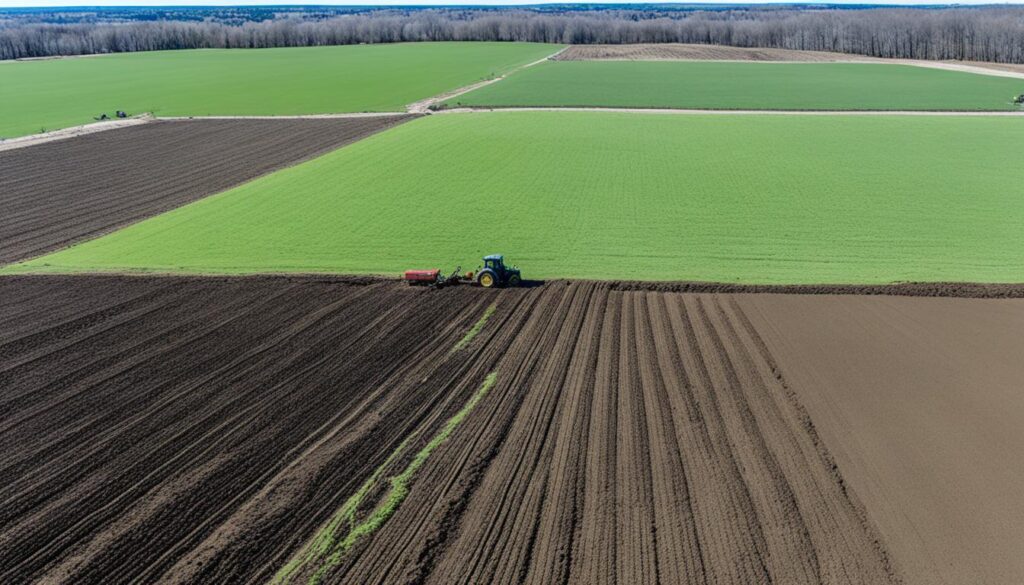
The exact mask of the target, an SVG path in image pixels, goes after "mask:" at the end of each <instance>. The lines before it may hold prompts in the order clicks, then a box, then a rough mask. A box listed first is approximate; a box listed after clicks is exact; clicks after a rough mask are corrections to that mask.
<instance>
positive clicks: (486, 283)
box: [476, 254, 523, 288]
mask: <svg viewBox="0 0 1024 585" xmlns="http://www.w3.org/2000/svg"><path fill="white" fill-rule="evenodd" d="M476 282H477V284H479V285H480V286H482V287H484V288H493V287H496V286H519V285H520V284H521V283H522V282H523V277H522V274H521V273H520V272H519V269H518V268H516V267H514V266H513V267H511V268H509V267H508V266H505V257H504V256H502V255H501V254H491V255H490V256H484V266H483V268H481V269H480V271H479V272H478V273H477V275H476Z"/></svg>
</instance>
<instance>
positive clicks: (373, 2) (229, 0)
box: [0, 0, 1024, 8]
mask: <svg viewBox="0 0 1024 585" xmlns="http://www.w3.org/2000/svg"><path fill="white" fill-rule="evenodd" d="M653 1H657V0H653ZM680 1H685V0H680ZM698 1H701V2H702V3H705V4H737V3H739V2H736V1H727V2H722V1H715V0H698ZM794 1H799V0H794ZM651 2H652V0H645V1H644V2H643V3H651ZM543 3H557V4H567V3H570V2H565V1H563V2H557V1H555V2H550V1H549V2H543V1H538V0H388V1H381V0H304V1H295V0H291V1H289V0H0V8H8V7H9V8H21V7H37V6H45V7H53V6H231V5H236V6H237V5H244V6H253V5H261V4H262V5H266V4H271V5H283V4H291V5H303V4H320V5H325V4H326V5H336V6H347V5H357V6H401V5H419V6H422V5H425V4H429V5H432V6H443V5H466V4H473V5H478V6H480V5H486V6H509V5H516V4H543ZM588 3H598V2H588ZM613 3H616V4H627V3H629V0H621V1H619V2H613ZM742 3H744V4H770V3H772V2H771V1H770V0H769V1H765V0H745V1H744V2H742ZM807 3H808V4H814V2H807ZM828 3H829V4H866V3H870V4H900V5H904V6H905V5H913V4H945V3H947V2H942V1H941V0H890V1H886V0H867V1H865V0H832V1H831V2H828ZM996 3H998V4H1024V0H1014V1H1011V2H994V1H993V0H963V1H961V2H956V4H996Z"/></svg>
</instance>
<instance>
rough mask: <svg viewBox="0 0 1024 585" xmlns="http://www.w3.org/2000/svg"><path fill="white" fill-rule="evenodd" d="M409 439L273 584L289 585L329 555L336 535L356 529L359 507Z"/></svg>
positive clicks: (392, 454)
mask: <svg viewBox="0 0 1024 585" xmlns="http://www.w3.org/2000/svg"><path fill="white" fill-rule="evenodd" d="M408 442H409V439H405V440H404V441H402V443H401V444H400V445H399V446H398V448H396V449H395V450H394V451H393V452H392V453H391V455H389V456H388V458H387V459H386V460H384V463H381V464H380V465H379V466H378V467H377V469H375V470H373V473H372V474H371V475H370V477H369V478H368V479H367V480H366V481H365V482H363V485H362V486H360V487H359V489H358V490H357V491H356V493H354V494H352V496H351V497H349V499H347V500H345V503H344V504H342V506H341V508H340V509H339V510H338V512H337V513H336V514H335V515H334V516H333V517H332V518H331V521H330V522H328V523H327V525H326V526H324V527H323V528H321V529H320V531H319V532H317V533H316V535H315V536H314V537H313V539H312V540H311V541H310V542H309V544H308V545H306V548H305V550H304V552H302V553H301V554H299V555H296V556H295V557H293V558H292V560H290V561H289V562H288V564H286V565H285V566H284V567H282V568H281V569H280V570H279V571H278V572H277V574H276V575H275V576H274V579H273V580H272V581H271V582H272V583H275V584H277V583H289V582H290V581H291V578H292V575H294V574H295V573H296V572H297V571H298V570H299V569H300V568H302V567H304V566H306V565H308V564H309V563H311V562H313V561H315V560H316V559H318V558H320V557H322V556H323V555H325V554H327V552H328V551H330V550H331V549H332V548H334V545H335V534H338V532H339V531H340V530H341V529H342V528H343V526H345V525H346V524H347V525H348V526H349V530H350V531H351V530H352V529H353V528H354V527H355V523H356V518H355V515H356V511H358V510H359V506H360V505H361V504H362V503H363V500H364V499H366V494H368V493H369V492H370V489H371V488H372V487H373V486H374V484H376V483H377V480H378V479H379V478H380V476H381V475H383V474H384V470H385V469H387V467H388V466H389V465H391V463H392V462H393V461H394V460H395V459H396V458H397V457H398V455H399V454H401V453H402V452H403V451H404V450H405V446H406V444H407V443H408Z"/></svg>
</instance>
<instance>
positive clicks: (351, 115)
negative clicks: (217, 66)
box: [156, 112, 410, 122]
mask: <svg viewBox="0 0 1024 585" xmlns="http://www.w3.org/2000/svg"><path fill="white" fill-rule="evenodd" d="M409 115H410V113H409V112H348V113H345V112H342V113H338V114H292V115H284V116H271V115H267V116H257V115H253V116H160V117H158V118H156V119H157V120H161V121H166V122H182V121H188V120H200V121H201V120H332V119H336V118H380V117H385V116H409Z"/></svg>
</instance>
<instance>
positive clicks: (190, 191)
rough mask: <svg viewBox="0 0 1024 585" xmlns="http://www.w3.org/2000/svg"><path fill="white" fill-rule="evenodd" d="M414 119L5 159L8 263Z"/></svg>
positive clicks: (248, 127) (2, 193)
mask: <svg viewBox="0 0 1024 585" xmlns="http://www.w3.org/2000/svg"><path fill="white" fill-rule="evenodd" d="M407 119H409V116H383V117H364V118H345V119H318V120H300V119H288V120H202V121H199V120H193V121H174V122H153V123H148V124H143V125H140V126H134V127H130V128H123V129H119V130H114V131H108V132H100V133H95V134H90V135H85V136H80V137H76V138H71V139H68V140H62V141H58V142H51V143H46V144H40V145H37V146H31V147H26V148H21V149H17V150H10V151H5V152H0V208H3V210H4V213H3V214H2V215H0V264H6V263H9V262H12V261H15V260H21V259H26V258H29V257H32V256H38V255H40V254H42V253H44V252H48V251H52V250H56V249H58V248H61V247H65V246H68V245H70V244H72V243H75V242H79V241H82V240H85V239H89V238H93V237H96V236H98V235H101V234H103V233H106V232H109V231H111V230H113V229H115V228H117V227H120V226H123V225H126V224H129V223H133V222H136V221H138V220H140V219H144V218H146V217H148V216H151V215H155V214H157V213H161V212H164V211H167V210H169V209H173V208H175V207H179V206H181V205H184V204H186V203H189V202H191V201H194V200H196V199H200V198H202V197H206V196H208V195H212V194H214V193H217V192H220V191H223V190H225V189H228V188H230V187H233V186H235V185H238V184H240V183H244V182H246V181H249V180H251V179H254V178H256V177H258V176H260V175H263V174H266V173H269V172H271V171H274V170H277V169H279V168H282V167H285V166H289V165H292V164H295V163H297V162H300V161H302V160H305V159H308V158H311V157H313V156H316V155H318V154H322V153H324V152H327V151H330V150H333V149H335V148H338V147H340V146H343V145H345V144H348V143H351V142H354V141H356V140H359V139H361V138H364V137H366V136H368V135H370V134H373V133H375V132H378V131H380V130H383V129H385V128H388V127H391V126H393V125H395V124H399V123H401V122H403V121H405V120H407Z"/></svg>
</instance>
